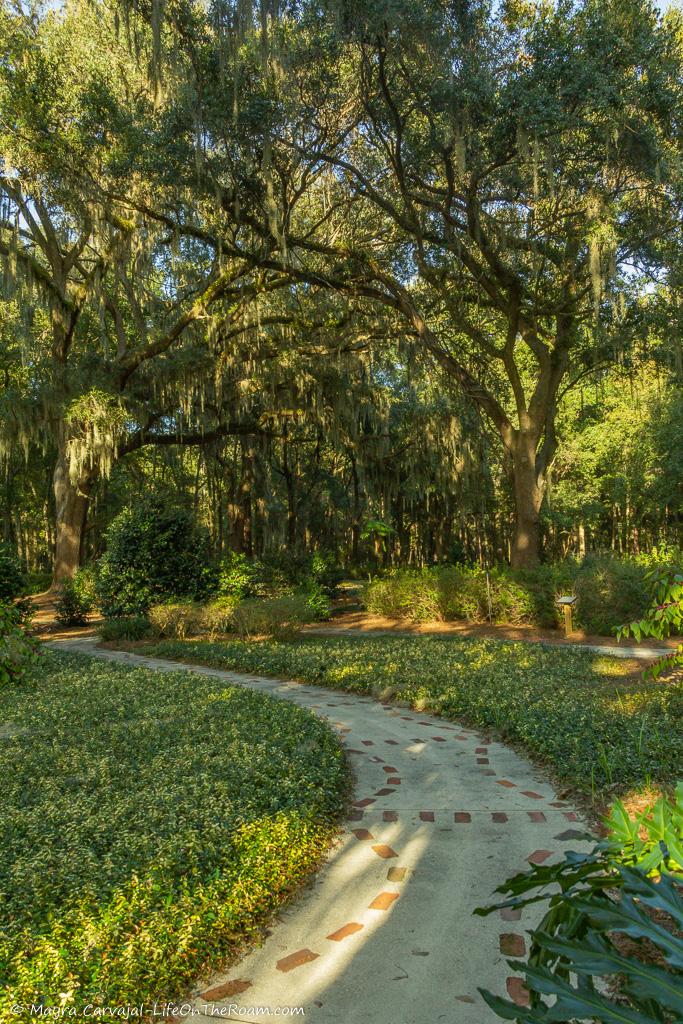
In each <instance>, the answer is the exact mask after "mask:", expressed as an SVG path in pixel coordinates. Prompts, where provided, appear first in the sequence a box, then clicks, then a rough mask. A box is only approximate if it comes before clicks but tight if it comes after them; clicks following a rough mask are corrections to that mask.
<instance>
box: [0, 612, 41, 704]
mask: <svg viewBox="0 0 683 1024" xmlns="http://www.w3.org/2000/svg"><path fill="white" fill-rule="evenodd" d="M37 660H38V647H37V645H36V643H35V641H34V640H33V639H32V638H31V637H30V636H29V635H28V633H27V631H26V627H25V624H24V621H23V616H22V612H21V610H20V609H19V608H17V607H16V605H13V604H8V603H7V602H6V601H0V684H1V685H2V686H3V687H4V686H8V685H12V684H14V683H18V682H20V681H21V680H22V679H23V678H24V675H25V673H26V670H27V669H28V668H29V667H30V666H31V665H34V664H35V663H36V662H37Z"/></svg>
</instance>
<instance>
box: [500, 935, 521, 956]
mask: <svg viewBox="0 0 683 1024" xmlns="http://www.w3.org/2000/svg"><path fill="white" fill-rule="evenodd" d="M500 951H501V953H504V954H505V956H524V954H525V952H526V945H525V942H524V936H523V935H515V934H514V932H506V933H505V934H504V935H501V937H500Z"/></svg>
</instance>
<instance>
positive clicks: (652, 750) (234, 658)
mask: <svg viewBox="0 0 683 1024" xmlns="http://www.w3.org/2000/svg"><path fill="white" fill-rule="evenodd" d="M152 650H153V651H154V653H156V654H158V655H159V656H162V657H168V658H185V659H192V660H195V661H198V662H205V663H206V664H209V665H215V666H218V667H221V668H232V669H238V670H243V671H247V672H259V673H270V674H272V675H276V676H283V677H295V678H299V679H303V680H306V681H309V682H316V683H319V684H321V685H324V686H331V687H338V688H340V689H344V690H351V691H353V692H356V693H370V694H374V695H376V696H382V697H391V698H394V699H397V700H402V701H406V702H408V703H410V704H411V705H413V706H415V707H417V708H419V709H421V710H429V711H434V712H436V713H438V714H441V715H444V716H445V717H446V718H458V717H462V718H466V719H467V721H468V722H470V723H471V724H473V725H475V726H479V727H483V728H487V727H489V728H495V729H496V730H498V731H499V732H500V733H501V734H502V735H503V736H505V737H508V738H509V739H510V740H512V741H514V742H516V743H520V744H522V745H523V746H524V747H525V748H526V750H527V751H528V752H529V753H530V754H531V755H533V756H535V757H536V758H538V759H541V760H544V761H546V762H549V763H550V765H551V766H552V768H553V769H554V771H555V773H556V774H557V776H558V777H560V778H562V779H565V780H567V781H568V782H570V783H571V784H572V785H573V786H574V787H576V788H577V789H579V790H581V791H583V792H586V793H591V792H594V793H596V795H599V794H600V791H602V789H603V788H604V787H606V786H609V787H613V789H611V790H610V793H618V792H625V791H628V790H630V789H633V788H639V787H643V786H646V785H648V784H649V783H654V784H657V785H662V786H665V787H669V786H672V785H673V784H674V783H675V781H676V779H677V778H679V777H680V770H681V764H683V684H681V683H680V682H678V683H660V684H653V683H643V682H635V683H634V682H633V681H630V682H629V681H625V680H622V679H620V673H622V674H623V672H624V666H623V663H622V662H618V661H617V660H616V659H615V660H610V659H606V658H598V657H596V656H595V655H594V654H591V653H590V652H587V651H577V650H571V649H567V648H556V649H553V648H547V647H543V646H541V645H538V644H524V643H510V642H502V641H498V640H488V639H486V640H454V639H450V638H449V639H437V638H431V637H419V638H400V639H399V638H396V639H394V638H391V639H390V638H387V637H382V639H367V640H366V639H345V640H344V639H336V638H335V639H331V638H324V639H323V638H316V639H315V640H313V639H306V640H302V641H299V642H297V643H296V644H275V643H259V644H245V643H240V642H237V641H235V642H233V643H202V642H197V643H160V644H157V645H155V646H154V647H153V648H152Z"/></svg>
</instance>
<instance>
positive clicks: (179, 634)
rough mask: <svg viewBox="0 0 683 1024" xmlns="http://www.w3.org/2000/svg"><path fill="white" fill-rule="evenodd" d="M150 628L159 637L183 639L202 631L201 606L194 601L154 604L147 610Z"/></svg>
mask: <svg viewBox="0 0 683 1024" xmlns="http://www.w3.org/2000/svg"><path fill="white" fill-rule="evenodd" d="M147 618H148V620H149V623H150V626H151V627H152V629H153V630H154V631H155V632H156V633H158V635H159V636H161V637H171V638H173V639H175V640H184V639H185V637H188V636H199V634H200V633H201V632H202V628H201V624H202V607H201V605H199V604H196V603H194V602H190V601H187V602H184V603H182V602H177V603H174V602H169V603H167V604H155V605H152V607H151V608H150V609H149V611H148V612H147Z"/></svg>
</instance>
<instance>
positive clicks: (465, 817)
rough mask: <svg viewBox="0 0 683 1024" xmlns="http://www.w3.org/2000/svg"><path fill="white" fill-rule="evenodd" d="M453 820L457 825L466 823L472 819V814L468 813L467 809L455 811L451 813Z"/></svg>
mask: <svg viewBox="0 0 683 1024" xmlns="http://www.w3.org/2000/svg"><path fill="white" fill-rule="evenodd" d="M453 821H455V822H457V823H458V824H459V825H467V824H469V822H470V821H472V815H471V814H468V813H467V811H456V812H455V814H454V815H453Z"/></svg>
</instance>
